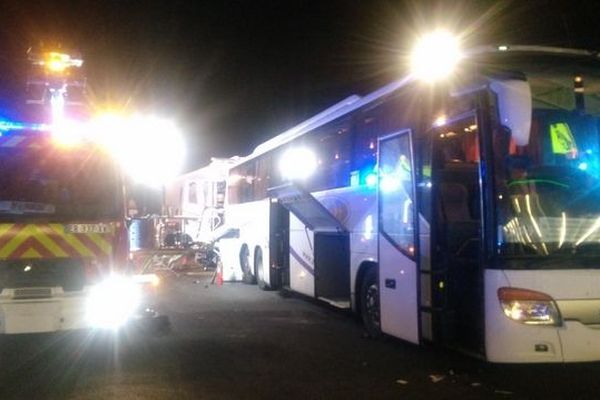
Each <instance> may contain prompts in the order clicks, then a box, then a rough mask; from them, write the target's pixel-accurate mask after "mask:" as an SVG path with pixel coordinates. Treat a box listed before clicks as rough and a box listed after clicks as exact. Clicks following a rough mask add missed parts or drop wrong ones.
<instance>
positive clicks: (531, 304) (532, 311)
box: [498, 287, 562, 326]
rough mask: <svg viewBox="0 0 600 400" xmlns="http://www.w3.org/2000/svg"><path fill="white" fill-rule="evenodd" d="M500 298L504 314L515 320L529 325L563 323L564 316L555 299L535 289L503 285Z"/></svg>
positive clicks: (499, 292) (499, 293)
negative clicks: (561, 314) (562, 316)
mask: <svg viewBox="0 0 600 400" xmlns="http://www.w3.org/2000/svg"><path fill="white" fill-rule="evenodd" d="M498 299H499V300H500V305H501V306H502V311H503V312H504V315H506V316H507V317H508V318H510V319H512V320H513V321H517V322H521V323H523V324H528V325H554V326H558V325H561V324H562V318H561V316H560V312H559V311H558V307H557V306H556V303H555V302H554V299H552V297H550V296H549V295H547V294H545V293H541V292H536V291H534V290H528V289H519V288H510V287H501V288H500V289H498Z"/></svg>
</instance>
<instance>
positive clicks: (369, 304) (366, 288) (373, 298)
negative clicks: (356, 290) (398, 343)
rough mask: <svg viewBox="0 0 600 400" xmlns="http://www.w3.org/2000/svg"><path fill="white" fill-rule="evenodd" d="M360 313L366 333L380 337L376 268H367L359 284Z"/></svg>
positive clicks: (373, 336)
mask: <svg viewBox="0 0 600 400" xmlns="http://www.w3.org/2000/svg"><path fill="white" fill-rule="evenodd" d="M360 315H361V318H362V321H363V324H364V327H365V330H366V331H367V334H368V335H369V336H370V337H372V338H378V337H380V336H381V315H380V310H379V282H378V279H377V269H376V268H369V270H368V271H367V272H366V274H365V276H364V278H363V281H362V284H361V285H360Z"/></svg>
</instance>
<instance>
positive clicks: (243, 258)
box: [240, 245, 256, 284]
mask: <svg viewBox="0 0 600 400" xmlns="http://www.w3.org/2000/svg"><path fill="white" fill-rule="evenodd" d="M240 267H241V269H242V281H243V282H244V283H249V284H254V283H256V277H255V276H254V274H253V273H252V267H250V251H248V246H246V245H244V246H243V247H242V250H241V251H240Z"/></svg>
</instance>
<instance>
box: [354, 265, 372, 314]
mask: <svg viewBox="0 0 600 400" xmlns="http://www.w3.org/2000/svg"><path fill="white" fill-rule="evenodd" d="M373 268H374V269H377V268H378V264H377V262H376V261H368V260H365V261H363V262H362V263H361V264H360V265H359V267H358V271H357V272H356V280H355V281H354V304H353V307H352V309H353V311H354V312H355V313H356V314H358V315H360V301H361V299H360V288H361V286H362V282H363V280H364V278H365V275H366V274H367V271H369V270H370V269H373Z"/></svg>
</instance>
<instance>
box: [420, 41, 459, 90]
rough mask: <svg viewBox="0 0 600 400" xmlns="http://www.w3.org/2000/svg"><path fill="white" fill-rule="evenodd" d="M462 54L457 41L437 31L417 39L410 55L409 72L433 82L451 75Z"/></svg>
mask: <svg viewBox="0 0 600 400" xmlns="http://www.w3.org/2000/svg"><path fill="white" fill-rule="evenodd" d="M461 57H462V54H461V51H460V46H459V42H458V39H457V38H456V37H455V36H453V35H451V34H450V33H449V32H447V31H444V30H437V31H435V32H432V33H430V34H428V35H425V36H423V37H421V38H420V39H419V41H418V42H417V45H416V46H415V48H414V49H413V52H412V55H411V70H412V73H413V75H414V76H415V77H417V78H419V79H421V80H424V81H428V82H433V81H437V80H439V79H442V78H444V77H446V76H448V75H450V74H451V73H452V71H453V70H454V67H456V64H457V63H458V61H459V60H460V59H461Z"/></svg>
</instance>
